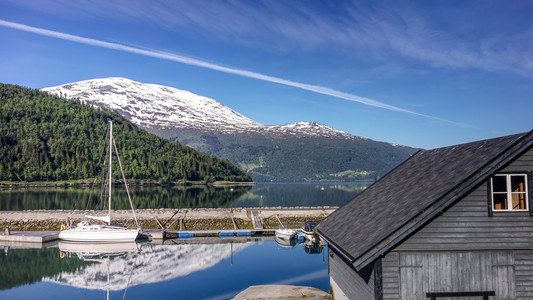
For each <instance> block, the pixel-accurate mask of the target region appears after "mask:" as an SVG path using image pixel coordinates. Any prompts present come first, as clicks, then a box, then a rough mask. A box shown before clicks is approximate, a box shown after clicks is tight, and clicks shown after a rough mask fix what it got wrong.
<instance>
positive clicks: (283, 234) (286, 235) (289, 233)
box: [276, 228, 297, 239]
mask: <svg viewBox="0 0 533 300" xmlns="http://www.w3.org/2000/svg"><path fill="white" fill-rule="evenodd" d="M296 233H297V232H296V230H294V229H289V228H279V229H277V230H276V237H277V238H282V239H292V238H294V237H295V236H296Z"/></svg>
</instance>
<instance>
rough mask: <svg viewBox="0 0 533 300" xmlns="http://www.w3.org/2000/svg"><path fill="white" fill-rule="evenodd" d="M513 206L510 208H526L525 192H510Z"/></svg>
mask: <svg viewBox="0 0 533 300" xmlns="http://www.w3.org/2000/svg"><path fill="white" fill-rule="evenodd" d="M511 197H512V198H513V208H512V209H526V194H525V193H524V194H522V193H520V194H512V196H511Z"/></svg>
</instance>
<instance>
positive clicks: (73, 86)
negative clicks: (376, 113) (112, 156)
mask: <svg viewBox="0 0 533 300" xmlns="http://www.w3.org/2000/svg"><path fill="white" fill-rule="evenodd" d="M42 90H43V91H46V92H49V93H51V94H54V95H57V96H62V97H65V98H69V99H72V98H78V99H80V100H81V101H84V102H87V103H90V104H92V105H94V106H103V107H106V108H109V109H112V110H115V111H117V112H118V113H119V114H121V115H123V116H124V117H126V118H127V119H129V120H130V121H132V122H133V123H134V124H136V125H138V126H139V127H141V128H144V129H146V130H148V131H158V130H159V131H160V130H169V129H196V130H201V131H206V132H218V133H243V132H244V133H245V132H251V133H260V134H265V135H280V134H290V135H294V136H329V137H340V138H345V139H354V138H356V139H360V138H359V137H355V136H353V135H351V134H348V133H346V132H344V131H341V130H337V129H334V128H331V127H329V126H327V125H322V124H319V123H316V122H296V123H291V124H284V125H262V124H260V123H258V122H255V121H253V120H251V119H249V118H247V117H245V116H243V115H241V114H239V113H237V112H236V111H234V110H232V109H230V108H229V107H226V106H224V105H222V104H220V103H219V102H217V101H215V100H213V99H210V98H207V97H202V96H198V95H196V94H193V93H191V92H188V91H183V90H179V89H176V88H172V87H167V86H162V85H157V84H145V83H140V82H136V81H133V80H130V79H126V78H117V77H111V78H102V79H92V80H85V81H79V82H74V83H69V84H65V85H60V86H56V87H49V88H44V89H42Z"/></svg>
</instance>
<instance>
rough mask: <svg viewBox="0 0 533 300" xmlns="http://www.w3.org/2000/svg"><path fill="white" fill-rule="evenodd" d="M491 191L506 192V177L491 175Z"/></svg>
mask: <svg viewBox="0 0 533 300" xmlns="http://www.w3.org/2000/svg"><path fill="white" fill-rule="evenodd" d="M492 191H494V192H504V193H505V192H507V177H506V176H494V177H492Z"/></svg>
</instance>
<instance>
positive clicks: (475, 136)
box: [0, 0, 533, 149]
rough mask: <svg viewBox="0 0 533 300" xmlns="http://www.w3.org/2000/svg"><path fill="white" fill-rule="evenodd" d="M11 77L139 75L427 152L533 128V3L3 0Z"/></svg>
mask: <svg viewBox="0 0 533 300" xmlns="http://www.w3.org/2000/svg"><path fill="white" fill-rule="evenodd" d="M0 45H1V46H0V82H2V83H12V84H19V85H22V86H27V87H31V88H43V87H48V86H55V85H60V84H65V83H69V82H74V81H79V80H86V79H93V78H103V77H117V76H118V77H126V78H129V79H132V80H136V81H140V82H145V83H156V84H162V85H168V86H172V87H176V88H179V89H184V90H188V91H191V92H193V93H196V94H199V95H203V96H207V97H210V98H213V99H215V100H217V101H219V102H221V103H222V104H224V105H226V106H228V107H230V108H232V109H234V110H236V111H238V112H239V113H241V114H243V115H245V116H247V117H249V118H251V119H253V120H255V121H257V122H260V123H262V124H265V125H271V124H284V123H291V122H296V121H317V122H319V123H323V124H327V125H329V126H332V127H334V128H337V129H340V130H344V131H346V132H349V133H351V134H354V135H358V136H363V137H367V138H371V139H374V140H379V141H386V142H390V143H397V144H403V145H408V146H413V147H422V148H426V149H431V148H436V147H441V146H448V145H453V144H459V143H465V142H470V141H474V140H480V139H486V138H492V137H497V136H502V135H508V134H513V133H519V132H524V131H530V130H531V129H533V50H532V49H533V2H531V1H520V0H517V1H510V2H509V1H492V0H491V1H379V2H377V1H281V0H280V1H275V0H272V1H135V0H133V1H132V0H129V1H108V0H93V1H74V0H57V1H47V0H41V1H30V0H13V1H11V0H0Z"/></svg>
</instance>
